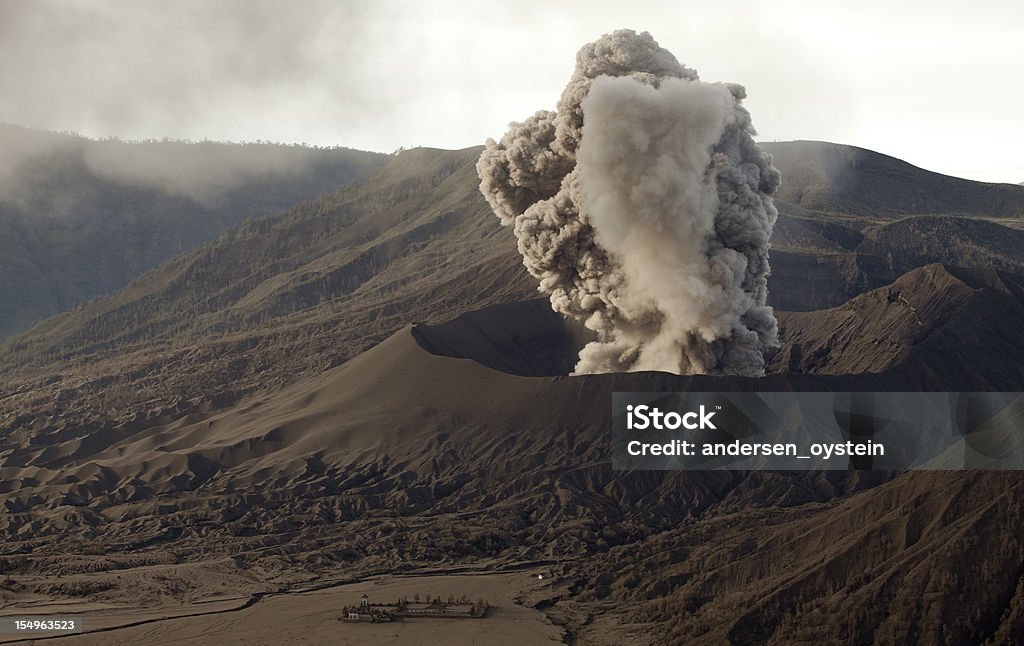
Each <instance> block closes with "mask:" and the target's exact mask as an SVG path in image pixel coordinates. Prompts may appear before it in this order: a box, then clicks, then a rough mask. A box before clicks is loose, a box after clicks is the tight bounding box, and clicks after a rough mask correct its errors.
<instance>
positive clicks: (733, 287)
mask: <svg viewBox="0 0 1024 646" xmlns="http://www.w3.org/2000/svg"><path fill="white" fill-rule="evenodd" d="M745 94H746V93H745V90H744V89H743V87H741V86H739V85H733V84H719V83H714V84H711V83H704V82H701V81H700V80H699V79H698V77H697V73H696V72H695V71H694V70H691V69H689V68H687V67H684V66H683V65H681V64H680V63H679V62H678V61H677V60H676V59H675V57H674V56H673V55H672V54H671V53H670V52H668V51H667V50H665V49H663V48H661V47H660V46H658V44H657V43H656V42H655V41H654V39H653V38H652V37H651V35H650V34H648V33H646V32H644V33H641V34H637V33H636V32H633V31H630V30H621V31H616V32H615V33H613V34H610V35H606V36H603V37H602V38H600V39H599V40H597V41H596V42H593V43H590V44H588V45H585V46H584V47H583V48H582V49H580V51H579V53H578V54H577V55H576V71H575V72H574V74H573V76H572V79H571V80H570V81H569V84H568V86H567V87H566V88H565V91H564V92H563V93H562V97H561V99H560V100H559V102H558V106H557V112H549V111H540V112H537V113H536V114H534V115H533V116H532V117H530V118H529V119H527V120H526V121H524V122H522V123H514V124H512V126H511V128H510V130H509V131H508V133H506V134H505V136H504V137H502V139H501V141H499V142H495V141H493V140H488V141H487V146H486V149H485V150H484V152H483V154H481V156H480V160H479V161H478V163H477V172H478V174H479V175H480V190H481V192H482V193H483V194H484V197H486V198H487V201H488V202H489V203H490V205H491V207H492V208H493V209H494V212H495V214H497V216H498V217H499V218H500V219H501V222H502V224H505V225H508V226H513V227H514V230H515V234H516V238H517V239H518V245H519V251H520V253H521V254H522V255H523V263H524V264H525V265H526V267H527V269H528V270H529V271H530V273H531V274H532V275H533V276H535V277H536V278H538V279H539V280H540V290H541V291H542V292H544V293H546V294H547V295H548V296H549V297H550V299H551V305H552V307H553V308H554V309H555V310H556V311H558V312H561V313H563V314H565V315H567V316H572V317H574V318H577V319H581V320H583V321H584V324H585V325H586V326H587V327H588V328H590V329H591V330H593V331H594V332H595V333H596V340H594V341H593V342H591V343H589V344H588V345H587V346H586V347H585V348H583V350H581V351H580V360H579V363H578V364H577V365H576V372H577V373H594V372H625V371H637V370H663V371H668V372H675V373H679V374H695V373H709V374H717V375H744V376H761V375H763V374H764V356H763V350H764V348H766V347H769V346H772V345H775V344H776V343H777V324H776V321H775V316H774V315H773V313H772V310H771V308H770V307H768V306H767V305H766V304H765V303H766V300H767V296H768V289H767V278H768V273H769V267H768V247H769V244H768V243H769V238H770V236H771V231H772V227H773V226H774V224H775V220H776V219H777V217H778V211H776V209H775V206H774V204H773V202H772V198H771V195H772V194H774V193H775V191H776V189H777V188H778V186H779V182H780V175H779V172H778V170H776V169H775V167H774V166H772V163H771V157H770V156H769V155H768V154H767V153H765V152H764V151H762V150H761V149H760V148H759V147H758V146H757V144H755V143H754V140H753V138H752V135H754V134H755V132H754V129H753V126H752V125H751V121H750V114H749V113H748V112H747V110H746V109H745V108H743V107H742V105H741V104H740V102H741V100H742V99H743V98H744V96H745Z"/></svg>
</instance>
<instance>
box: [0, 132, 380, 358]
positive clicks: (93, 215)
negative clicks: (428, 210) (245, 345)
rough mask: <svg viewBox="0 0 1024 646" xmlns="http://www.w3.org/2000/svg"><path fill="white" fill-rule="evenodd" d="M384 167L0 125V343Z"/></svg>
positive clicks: (369, 157)
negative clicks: (230, 232)
mask: <svg viewBox="0 0 1024 646" xmlns="http://www.w3.org/2000/svg"><path fill="white" fill-rule="evenodd" d="M387 159H388V157H387V156H386V155H381V154H378V153H366V152H361V151H356V150H349V149H343V148H337V149H314V148H303V147H300V146H284V145H277V144H244V145H237V144H222V143H213V142H202V143H183V142H171V141H167V142H145V143H126V142H121V141H117V140H103V141H94V140H90V139H85V138H82V137H77V136H73V135H59V134H55V133H49V132H42V131H36V130H29V129H26V128H19V127H17V126H10V125H0V303H2V304H3V307H2V308H0V339H2V338H4V337H6V336H9V335H11V334H13V333H15V332H18V331H21V330H24V329H25V328H27V327H29V326H30V325H31V324H32V323H35V322H36V321H38V320H40V319H42V318H44V317H46V316H49V315H50V314H55V313H57V312H59V311H61V310H65V309H67V308H69V307H72V306H74V305H76V304H78V303H79V302H81V301H83V300H87V299H90V298H94V297H96V296H99V295H101V294H106V293H109V292H112V291H115V290H117V289H119V288H121V287H124V286H125V285H127V284H128V283H129V282H130V281H131V280H133V279H135V278H137V277H138V276H139V275H140V274H142V273H143V272H145V271H146V270H148V269H151V268H153V267H156V266H157V265H159V264H161V263H162V262H164V261H165V260H168V259H170V258H172V257H174V256H177V255H180V254H182V253H184V252H187V251H190V250H192V249H194V248H195V247H197V246H199V245H201V244H203V243H205V242H209V241H210V240H212V239H213V238H215V237H216V236H218V235H220V234H221V233H223V232H224V231H226V230H227V229H229V228H232V227H234V226H237V225H239V224H241V223H243V222H244V221H245V220H247V219H251V218H260V217H263V216H266V215H269V214H271V213H276V212H279V211H282V210H284V209H286V208H288V207H290V206H292V205H294V204H297V203H299V202H303V201H307V200H309V199H312V198H314V197H316V196H317V195H320V194H321V193H325V192H329V191H333V190H336V189H337V188H339V187H341V186H344V185H346V184H348V183H350V182H353V181H358V180H362V179H365V178H366V177H368V176H369V175H371V174H372V173H374V172H375V171H376V170H377V169H378V168H380V167H381V166H382V165H383V164H384V163H385V161H386V160H387Z"/></svg>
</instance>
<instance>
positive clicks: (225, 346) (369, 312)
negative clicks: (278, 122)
mask: <svg viewBox="0 0 1024 646" xmlns="http://www.w3.org/2000/svg"><path fill="white" fill-rule="evenodd" d="M829 146H831V145H829ZM829 149H831V148H829ZM479 150H480V149H479V148H469V149H466V150H461V151H442V150H434V149H413V150H408V151H405V152H403V153H401V154H399V155H398V156H396V157H393V158H390V159H389V160H388V163H387V165H386V166H385V167H384V168H382V169H381V170H380V171H379V172H378V173H377V174H375V175H374V176H373V177H372V178H370V179H369V180H367V181H366V182H364V183H361V184H358V185H355V186H352V187H349V188H346V189H343V190H341V191H338V192H336V193H333V194H330V195H326V196H324V197H321V198H320V199H318V200H316V201H313V202H308V203H305V204H302V205H300V206H298V207H295V208H292V209H291V210H289V211H288V212H286V213H284V214H280V215H277V216H273V217H269V218H264V219H262V220H259V221H255V222H252V223H250V224H247V225H244V226H242V227H240V228H237V229H235V230H233V231H231V232H229V233H227V234H225V235H223V236H221V237H220V238H219V239H218V240H216V241H215V242H213V243H211V244H208V245H206V246H205V247H203V248H201V249H199V250H197V251H195V252H192V253H190V254H186V255H184V256H181V257H178V258H176V259H174V260H172V261H170V262H167V263H166V264H164V265H163V266H161V267H159V268H158V269H156V270H153V271H151V272H149V273H147V274H146V275H145V276H142V277H141V278H139V279H137V280H136V281H135V282H134V283H132V284H131V285H130V286H129V287H127V288H125V289H123V290H121V291H119V292H117V293H115V294H112V295H110V296H107V297H103V298H100V299H98V300H96V301H94V302H91V303H87V304H83V305H80V306H78V307H76V308H74V309H72V310H69V311H67V312H64V313H62V314H59V315H57V316H54V317H51V318H50V319H48V320H46V321H44V322H42V323H41V324H39V325H37V326H36V327H35V328H33V329H32V330H30V331H28V332H27V333H25V334H23V335H20V336H19V337H17V338H14V339H11V340H9V341H8V342H7V343H6V344H4V345H0V374H7V375H8V379H7V381H6V384H5V383H4V382H0V429H3V428H8V429H9V428H13V427H17V426H18V425H19V424H20V423H21V422H20V421H19V420H20V419H22V416H31V415H32V414H33V411H35V412H36V413H37V414H38V415H43V416H44V417H45V409H46V406H44V404H45V403H46V402H47V401H52V400H53V399H59V400H60V401H62V402H66V403H65V404H64V406H65V410H64V411H63V412H62V415H61V420H62V421H61V423H62V424H70V423H83V424H84V423H97V424H103V423H108V422H109V423H112V422H113V421H115V420H124V419H128V418H131V417H134V416H136V415H139V414H143V415H147V414H150V413H149V412H146V411H152V412H153V414H156V413H157V412H159V411H173V410H186V409H188V407H190V406H193V405H198V404H199V403H200V402H202V401H205V400H210V399H217V400H221V399H223V398H235V397H238V396H240V395H242V394H245V393H250V392H255V391H257V390H260V389H262V388H266V387H267V386H268V385H272V384H280V383H285V382H288V381H290V380H293V379H295V378H296V377H298V376H300V375H303V374H316V373H318V372H321V371H322V370H324V369H327V368H330V367H332V366H336V365H338V364H340V363H342V362H344V361H346V360H348V359H350V358H352V357H354V356H356V355H357V354H359V353H360V352H362V351H364V350H366V349H368V348H369V347H371V346H373V345H374V344H376V343H378V342H380V341H381V340H383V339H385V338H387V337H388V336H389V335H390V334H392V333H393V332H394V331H395V330H397V329H399V328H401V327H402V326H403V325H405V324H407V323H409V322H410V321H420V322H426V323H441V322H444V321H448V320H451V319H453V318H454V317H456V316H458V315H459V314H462V313H464V312H467V311H471V310H474V309H480V308H483V307H486V306H488V305H497V304H501V303H509V302H515V301H521V300H526V299H531V298H535V297H536V295H537V292H536V283H535V281H534V280H533V279H532V278H531V277H530V276H529V275H528V274H527V273H526V271H525V269H524V268H523V266H522V263H521V260H520V258H519V256H518V254H517V252H516V251H515V240H514V238H513V236H512V234H511V232H510V231H509V230H507V229H503V228H502V227H500V226H499V225H498V222H497V218H495V217H494V216H493V215H492V214H491V212H490V209H489V208H488V206H487V204H486V203H485V202H484V200H483V199H482V197H481V196H480V194H479V191H478V190H477V183H478V180H477V177H476V172H475V168H474V164H475V161H476V158H477V155H478V154H479ZM783 159H785V158H783ZM886 159H888V158H886ZM911 168H912V167H911ZM782 170H783V172H784V173H789V175H788V176H790V178H791V179H790V184H791V185H792V184H794V183H795V182H796V181H797V178H799V177H800V173H799V167H798V169H797V170H796V171H794V170H787V167H786V166H783V169H782ZM920 172H921V173H924V172H925V171H920ZM938 177H941V176H938ZM913 178H914V175H913V174H911V175H908V176H904V178H903V180H901V181H908V182H909V181H911V180H913ZM929 181H931V180H929ZM961 181H963V180H956V181H955V183H957V184H956V185H958V186H959V182H961ZM987 186H988V185H982V189H985V190H987V189H986V188H985V187H987ZM1010 188H1011V189H1012V187H1010ZM906 190H907V191H910V192H913V191H914V190H916V189H914V187H913V185H912V184H910V185H908V187H907V189H906ZM979 190H981V189H979ZM982 192H984V191H982ZM1020 193H1021V204H1024V190H1022V191H1020ZM778 204H779V208H780V211H781V212H782V216H781V217H780V221H779V225H778V227H777V231H776V237H775V239H774V241H773V250H772V257H771V262H772V268H773V273H772V276H771V278H770V280H769V291H770V295H769V299H770V302H771V303H772V304H774V305H775V306H776V307H777V308H779V309H782V310H794V311H806V310H814V309H822V308H829V307H836V306H838V305H841V304H843V303H844V302H846V301H847V300H848V299H850V298H852V297H854V296H856V295H858V294H862V293H864V292H867V291H870V290H872V289H877V288H880V287H883V286H885V285H888V284H889V283H891V282H892V281H893V280H895V279H896V278H897V277H898V276H899V275H900V273H902V272H904V271H907V270H909V269H911V268H913V267H915V266H922V265H924V264H927V263H931V262H944V263H946V264H948V265H950V266H957V265H960V266H971V265H972V264H974V265H978V263H980V266H983V267H991V266H995V267H999V268H1003V269H1010V270H1016V269H1017V268H1018V267H1019V263H1020V255H1019V253H1018V252H1017V249H1018V247H1017V246H1016V245H1017V244H1018V242H1016V240H1017V237H1016V236H1019V235H1020V234H1019V232H1017V231H1015V230H1013V229H1010V228H1009V227H1007V226H1003V225H1002V224H996V223H995V222H991V221H984V220H979V219H973V218H965V217H964V216H942V217H934V216H933V217H928V218H913V219H909V220H908V219H904V220H898V219H896V220H892V221H891V222H890V221H889V220H888V219H886V220H884V222H883V223H882V224H869V223H866V222H863V221H861V220H859V219H857V218H856V217H853V216H846V215H843V214H842V213H840V212H836V213H832V214H817V215H815V214H813V213H810V212H808V211H805V210H803V209H801V208H800V207H796V206H793V205H791V204H789V203H787V202H784V201H780V202H779V203H778ZM844 208H845V207H844ZM979 208H980V207H979ZM1007 208H1008V212H1010V211H1012V210H1013V209H1010V208H1009V207H1007ZM887 213H888V215H889V216H892V217H895V216H893V214H898V213H899V211H898V210H897V209H896V208H890V209H889V210H888V211H887ZM794 214H796V215H794ZM887 217H888V216H887ZM943 218H945V219H943ZM1002 221H1003V222H1005V223H1006V224H1016V223H1018V221H1015V220H1010V219H1005V218H1004V219H1003V220H1002ZM19 373H23V374H24V375H30V374H32V375H36V376H35V377H25V378H23V377H19V376H17V375H18V374H19ZM40 375H46V376H40ZM53 375H59V376H60V378H59V379H58V378H55V377H53ZM25 379H28V380H27V381H26V380H25ZM22 388H24V389H25V391H24V394H23V395H18V396H11V397H6V398H5V397H4V396H3V394H4V393H5V392H6V393H11V392H20V389H22ZM30 392H31V393H33V394H34V395H36V397H34V398H33V397H29V394H28V393H30ZM45 393H49V394H48V395H44V394H45ZM30 401H35V402H37V403H34V404H33V403H30ZM139 401H145V402H147V404H146V407H145V411H142V412H140V409H139V406H138V402H139ZM34 419H36V423H38V424H43V425H45V424H46V423H47V422H45V421H42V418H40V417H38V416H37V417H36V418H34ZM73 420H77V422H73Z"/></svg>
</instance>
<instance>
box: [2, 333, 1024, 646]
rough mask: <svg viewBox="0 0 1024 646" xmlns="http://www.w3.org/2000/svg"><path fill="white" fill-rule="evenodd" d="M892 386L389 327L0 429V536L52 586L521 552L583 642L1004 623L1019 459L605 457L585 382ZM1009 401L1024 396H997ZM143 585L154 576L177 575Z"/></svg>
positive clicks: (858, 637)
mask: <svg viewBox="0 0 1024 646" xmlns="http://www.w3.org/2000/svg"><path fill="white" fill-rule="evenodd" d="M906 386H907V383H906V381H905V380H904V379H903V376H902V375H894V376H892V377H889V376H886V375H875V376H865V377H859V378H854V377H848V376H814V375H775V376H771V377H768V378H765V379H761V380H758V379H742V378H711V377H693V378H686V377H678V376H674V375H667V374H664V373H633V374H620V375H596V376H587V377H576V378H523V377H516V376H512V375H508V374H503V373H500V372H497V371H494V370H490V369H488V368H485V367H483V366H481V365H479V364H476V363H474V362H472V361H469V360H465V359H454V358H447V357H439V356H435V355H432V354H430V353H428V352H427V351H426V350H424V349H423V348H422V347H420V346H419V344H418V343H417V335H416V334H414V331H413V328H406V329H404V330H402V331H400V332H398V333H397V334H395V335H393V336H392V337H390V338H389V339H387V340H386V341H385V342H383V343H381V344H379V345H377V346H376V347H374V348H373V349H372V350H370V351H368V352H366V353H363V354H361V355H360V356H358V357H356V358H355V359H353V360H351V361H349V362H347V363H345V364H344V365H342V366H339V367H337V368H334V369H331V370H328V371H326V372H324V373H322V374H320V375H316V376H312V377H308V378H305V379H302V380H299V381H297V382H295V383H293V384H291V385H289V386H287V387H285V388H281V389H278V390H275V391H271V392H265V393H261V394H259V395H255V396H253V397H250V398H248V399H246V400H244V401H240V402H238V403H237V404H234V405H229V406H224V407H220V408H217V407H214V408H209V409H206V410H195V411H192V412H191V413H190V414H189V415H187V416H184V417H179V418H177V419H173V418H166V419H162V420H161V419H158V420H150V421H148V422H146V421H139V422H135V423H128V424H125V425H122V426H119V427H112V428H104V429H101V430H95V431H93V432H91V433H89V434H88V435H86V436H80V437H75V436H74V434H73V433H71V432H69V429H64V430H62V431H53V432H50V431H45V430H42V431H38V430H37V431H35V432H33V433H26V434H15V436H14V437H8V438H7V440H6V447H7V448H6V450H5V451H4V456H3V457H4V462H3V466H2V467H0V477H2V481H3V482H4V483H5V485H4V490H3V491H0V501H2V504H3V505H4V507H5V510H6V512H7V513H6V514H5V515H4V517H3V519H2V521H0V532H2V538H3V549H4V552H5V553H6V554H13V555H17V554H30V555H31V559H30V560H28V561H26V562H24V563H23V562H22V561H15V562H17V563H19V564H20V565H18V566H17V569H16V570H15V571H14V574H13V578H9V581H13V584H12V583H10V582H9V583H8V584H7V585H9V586H10V585H14V586H15V588H14V589H15V591H17V592H19V593H22V594H27V593H34V592H43V591H46V593H47V594H49V595H51V596H52V595H54V594H56V595H57V596H60V593H55V592H54V588H52V587H47V586H51V582H52V581H56V580H58V579H57V576H58V575H62V576H63V577H65V579H64V580H65V585H69V586H70V585H73V583H74V582H76V581H87V582H88V584H89V585H90V586H92V587H91V588H87V587H80V588H67V589H69V590H70V589H79V590H85V592H76V593H73V594H75V595H77V596H82V595H83V594H84V595H85V596H86V597H88V598H90V599H94V600H106V601H108V602H109V601H111V600H120V601H121V602H125V601H127V600H129V599H130V598H132V595H133V594H136V592H135V591H136V587H137V585H138V584H137V580H138V577H137V576H136V575H135V568H136V567H139V566H138V565H133V564H132V563H142V564H150V563H166V562H174V560H175V559H186V560H192V559H210V560H212V561H213V562H218V563H219V562H221V560H222V559H225V558H226V557H230V558H231V560H230V561H229V562H232V563H234V564H235V565H236V567H240V568H241V570H240V572H244V573H251V574H250V575H249V576H250V578H249V583H248V585H253V583H252V580H253V577H256V579H257V583H258V580H259V579H260V578H261V577H271V578H272V577H274V576H277V574H276V573H281V572H288V573H289V576H291V577H298V576H300V573H306V574H311V573H316V575H317V576H321V575H324V574H326V573H328V572H337V573H339V574H343V575H345V576H349V577H351V576H353V575H354V574H356V573H361V572H373V571H376V570H385V571H389V572H394V566H395V564H396V563H402V564H404V567H406V568H415V567H417V566H434V567H437V566H438V565H440V564H444V565H447V566H449V567H458V566H460V565H477V566H485V567H490V568H497V567H500V566H503V565H510V564H514V563H519V562H523V561H527V562H530V561H533V562H535V561H538V560H541V561H542V562H544V563H549V564H550V567H551V568H552V570H553V572H554V574H555V575H556V576H557V582H558V585H557V586H556V587H554V588H553V589H552V590H551V592H550V593H548V595H547V596H540V597H537V598H534V599H525V600H524V603H528V604H535V605H536V606H537V607H540V608H543V609H544V610H545V612H547V613H549V614H550V615H551V616H552V617H553V618H555V619H556V620H558V621H559V622H561V623H565V624H566V625H567V627H568V628H569V629H570V631H571V632H572V633H574V634H576V635H578V636H580V637H581V638H585V639H597V638H600V637H602V636H604V637H607V638H612V639H617V640H618V641H620V642H621V641H626V640H628V639H630V638H632V639H638V640H641V641H643V642H645V643H650V642H651V641H654V642H655V643H673V642H676V643H678V641H680V640H682V641H691V640H694V639H704V640H709V641H731V642H734V643H749V642H751V641H763V640H765V639H773V640H775V641H779V642H784V643H788V642H793V641H797V642H798V641H800V640H801V639H804V638H808V639H809V638H812V637H815V636H816V637H819V638H820V637H822V636H830V635H831V636H840V635H841V636H843V637H844V639H846V640H848V641H850V642H851V643H857V644H861V643H871V642H872V641H874V640H878V639H880V640H883V641H886V640H899V641H906V640H911V641H914V640H924V641H928V642H932V641H935V640H936V639H944V638H949V639H952V640H954V641H956V642H958V643H962V642H965V641H966V642H972V643H973V642H979V641H981V640H983V639H984V638H988V637H998V636H999V635H1004V636H1005V635H1013V634H1015V633H1014V631H1015V627H1016V626H1019V624H1020V622H1021V621H1022V611H1024V605H1022V598H1021V594H1022V590H1021V589H1020V587H1019V580H1020V574H1021V570H1020V568H1021V567H1022V564H1021V561H1020V554H1021V549H1022V545H1021V543H1020V541H1021V536H1022V535H1024V533H1022V532H1020V531H1017V530H1018V529H1020V528H1022V527H1024V524H1022V523H1024V516H1022V514H1021V509H1024V504H1022V503H1024V498H1022V496H1024V489H1022V487H1021V481H1020V478H1019V476H1016V475H1013V474H981V475H978V474H966V473H941V472H940V473H935V474H905V475H902V476H899V477H896V479H895V480H893V481H892V482H891V483H890V484H889V485H885V484H882V483H884V481H885V480H887V479H889V478H891V477H893V474H883V473H871V472H866V473H856V472H850V473H846V472H836V473H825V474H816V473H763V472H748V473H739V472H735V473H730V472H714V473H712V472H693V473H687V472H641V473H628V472H615V471H612V470H611V468H610V464H609V459H608V456H609V447H608V441H609V438H610V434H609V432H608V429H607V424H608V416H607V408H606V406H604V405H595V402H607V401H610V396H611V393H612V392H614V391H617V390H637V391H650V390H656V391H657V390H666V391H675V390H688V389H693V390H746V389H757V390H777V389H782V390H789V389H798V390H816V389H823V388H824V389H837V390H848V389H864V390H870V389H879V388H881V389H885V388H890V389H892V388H903V387H906ZM912 386H913V384H911V387H912ZM1011 412H1012V414H1014V415H1016V416H1018V417H1021V418H1022V419H1024V407H1022V406H1021V405H1020V403H1019V402H1018V404H1016V405H1015V408H1014V409H1013V410H1012V411H1011ZM15 445H16V446H15ZM879 485H881V486H879ZM58 537H59V540H58ZM87 549H88V550H92V551H93V553H94V552H95V551H96V550H100V551H102V553H103V555H104V556H103V559H104V562H99V563H97V562H96V559H95V558H93V559H92V560H90V557H88V554H89V553H90V552H88V551H86V550H87ZM83 572H85V573H87V576H86V577H84V578H83V576H82V573H83ZM122 577H123V578H122ZM83 585H84V584H83ZM164 585H166V586H168V587H167V593H166V594H168V596H169V597H170V598H171V599H174V598H177V597H180V595H182V594H185V593H186V592H185V591H186V590H187V589H188V584H187V583H186V582H182V581H178V580H177V579H174V578H172V579H170V580H167V581H166V583H165V584H164ZM266 585H273V584H271V583H267V584H266ZM90 590H92V591H90ZM922 591H925V594H923V595H922ZM879 598H882V599H885V600H886V601H887V603H886V604H882V605H880V604H878V603H877V600H878V599H879ZM954 607H955V608H957V609H958V610H957V611H953V610H952V608H954ZM638 623H639V624H642V626H643V630H644V633H643V635H642V636H641V635H639V634H637V633H635V632H633V631H635V630H636V628H637V624H638Z"/></svg>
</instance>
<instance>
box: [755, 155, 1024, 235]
mask: <svg viewBox="0 0 1024 646" xmlns="http://www.w3.org/2000/svg"><path fill="white" fill-rule="evenodd" d="M761 146H762V147H764V148H765V150H767V151H768V152H770V153H771V154H772V156H773V157H774V158H775V164H776V166H778V167H779V168H780V169H781V170H782V177H783V179H782V187H781V188H780V189H779V193H778V195H777V199H778V200H779V201H780V202H784V203H785V204H788V205H792V206H794V207H797V208H799V209H802V210H806V211H811V212H815V213H820V214H839V215H844V216H852V217H855V218H863V219H866V220H871V221H881V220H891V219H896V218H900V217H905V216H908V215H934V214H951V215H971V216H984V217H990V218H1011V219H1019V218H1021V217H1024V189H1021V188H1018V187H1015V186H1012V185H1010V184H987V183H983V182H975V181H971V180H966V179H960V178H957V177H949V176H947V175H941V174H939V173H933V172H931V171H927V170H924V169H922V168H918V167H917V166H913V165H911V164H908V163H907V162H905V161H902V160H900V159H896V158H895V157H889V156H887V155H882V154H880V153H876V152H873V151H870V150H865V149H863V148H857V147H855V146H844V145H840V144H831V143H826V142H821V141H791V142H782V143H763V144H761Z"/></svg>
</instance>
